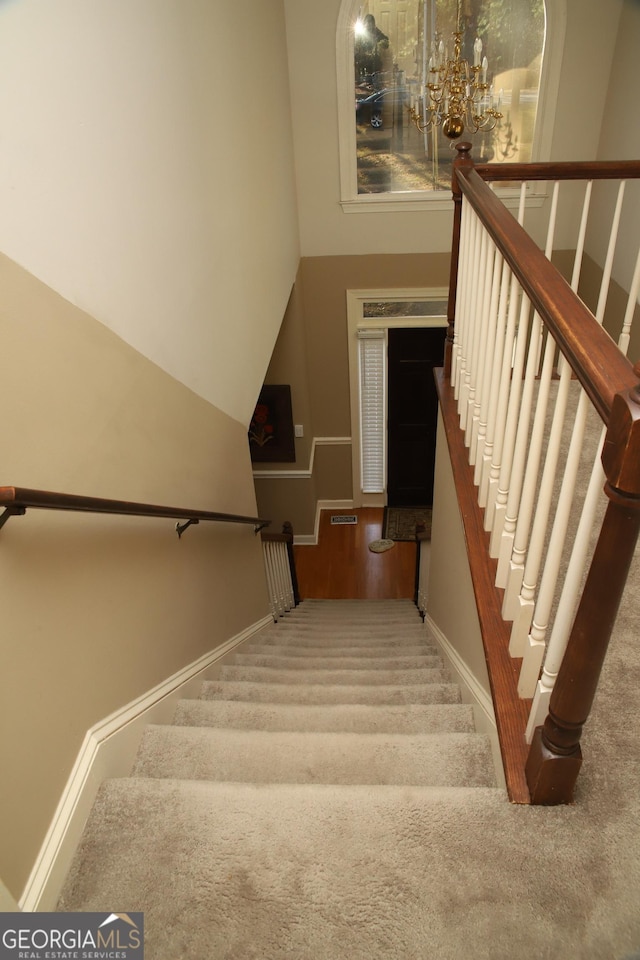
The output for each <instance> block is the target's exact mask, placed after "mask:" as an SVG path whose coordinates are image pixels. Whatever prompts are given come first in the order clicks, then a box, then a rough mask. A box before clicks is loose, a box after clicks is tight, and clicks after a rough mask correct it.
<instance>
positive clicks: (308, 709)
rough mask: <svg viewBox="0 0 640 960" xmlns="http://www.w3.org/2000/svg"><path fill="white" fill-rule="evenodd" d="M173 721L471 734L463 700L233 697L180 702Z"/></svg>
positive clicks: (470, 717) (262, 727) (470, 716)
mask: <svg viewBox="0 0 640 960" xmlns="http://www.w3.org/2000/svg"><path fill="white" fill-rule="evenodd" d="M173 722H174V724H178V725H181V726H198V727H231V728H234V729H236V730H237V729H245V730H280V731H284V730H291V731H296V730H298V731H304V730H310V731H331V732H336V731H342V732H352V733H369V732H370V733H436V732H439V731H443V732H449V733H465V732H467V733H470V732H472V731H473V730H474V729H475V727H474V721H473V710H472V708H471V706H469V705H468V704H457V703H451V704H403V705H402V706H385V705H380V706H369V705H367V704H354V703H348V704H338V705H331V704H329V705H315V704H314V705H309V704H306V705H304V706H299V705H298V704H292V703H285V704H281V703H280V704H278V703H271V704H261V703H245V702H243V701H237V700H180V701H179V703H178V705H177V707H176V712H175V716H174V718H173Z"/></svg>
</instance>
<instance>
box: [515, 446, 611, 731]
mask: <svg viewBox="0 0 640 960" xmlns="http://www.w3.org/2000/svg"><path fill="white" fill-rule="evenodd" d="M605 433H606V431H605V430H603V431H602V437H601V441H600V445H599V447H598V452H597V454H596V458H595V462H594V465H593V472H592V474H591V480H590V482H589V487H588V489H587V494H586V497H585V501H584V505H583V508H582V515H581V517H580V522H579V524H578V531H577V533H576V538H575V540H574V543H573V549H572V551H571V558H570V560H569V567H568V569H567V574H566V577H565V580H564V584H563V587H562V593H561V595H560V602H559V604H558V610H557V612H556V616H555V620H554V623H553V628H552V630H551V637H550V639H549V645H548V648H547V655H546V657H545V660H544V666H543V669H542V675H541V677H540V680H539V681H538V685H537V687H536V691H535V694H534V697H533V704H532V707H531V713H530V715H529V721H528V724H527V729H526V739H527V742H528V743H531V740H532V738H533V734H534V733H535V729H536V727H539V726H540V725H541V724H542V723H544V719H545V717H546V716H547V713H548V712H549V700H550V698H551V692H552V690H553V687H554V684H555V682H556V677H557V676H558V671H559V670H560V665H561V663H562V659H563V657H564V653H565V650H566V649H567V643H568V642H569V634H570V631H571V626H572V623H573V618H574V616H575V612H576V608H577V605H578V598H579V594H580V587H581V584H582V579H583V575H584V568H585V563H586V558H587V554H588V551H589V541H590V538H591V531H592V529H593V524H594V521H595V515H596V510H597V507H598V503H599V502H600V498H601V496H602V489H603V487H604V482H605V475H604V470H603V469H602V464H601V462H600V455H601V452H602V444H603V443H604V437H605Z"/></svg>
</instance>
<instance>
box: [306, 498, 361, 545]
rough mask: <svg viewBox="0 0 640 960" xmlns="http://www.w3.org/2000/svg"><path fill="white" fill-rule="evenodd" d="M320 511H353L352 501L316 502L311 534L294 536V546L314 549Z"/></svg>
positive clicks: (316, 540)
mask: <svg viewBox="0 0 640 960" xmlns="http://www.w3.org/2000/svg"><path fill="white" fill-rule="evenodd" d="M322 510H353V500H317V501H316V519H315V523H314V527H313V533H312V534H311V533H303V534H300V536H295V535H294V538H293V542H294V543H295V544H296V546H304V547H315V546H316V545H317V543H318V535H319V532H320V512H321V511H322Z"/></svg>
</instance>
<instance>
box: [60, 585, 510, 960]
mask: <svg viewBox="0 0 640 960" xmlns="http://www.w3.org/2000/svg"><path fill="white" fill-rule="evenodd" d="M470 801H471V803H473V804H474V805H475V804H479V805H480V809H482V808H483V806H485V805H487V804H488V805H489V808H490V809H493V808H494V807H495V805H504V794H503V793H502V791H501V790H498V789H497V788H496V781H495V772H494V767H493V761H492V756H491V748H490V744H489V742H488V739H487V738H486V737H485V736H482V735H480V734H478V733H477V732H476V730H475V727H474V722H473V715H472V708H471V707H470V706H468V705H465V704H462V703H461V702H460V690H459V688H458V686H457V685H455V684H453V683H451V681H450V678H449V675H448V673H447V671H446V669H445V668H444V666H443V662H442V660H441V658H440V656H439V653H438V649H437V647H436V645H435V644H434V643H433V642H432V640H431V639H430V638H429V635H428V633H427V629H426V627H425V626H424V625H423V624H422V622H421V619H420V617H419V615H418V613H417V611H416V608H415V606H414V605H413V603H411V602H410V601H403V600H400V601H313V600H308V601H305V602H304V603H303V604H301V605H300V606H299V607H298V608H296V609H295V611H293V612H292V613H291V614H289V615H288V616H287V617H286V619H284V620H282V621H280V622H278V623H277V624H273V625H271V626H269V627H268V628H266V629H265V630H264V631H262V632H261V633H260V634H259V636H258V637H257V638H255V639H254V641H253V642H251V643H247V644H245V645H243V646H242V647H241V648H240V652H239V653H237V654H235V656H234V657H233V662H232V663H230V664H229V665H226V666H224V667H222V669H221V677H220V679H219V680H215V681H207V682H205V683H204V684H203V687H202V692H201V697H200V699H199V700H183V701H181V702H180V703H179V705H178V707H177V711H176V714H175V718H174V722H173V724H172V725H167V726H159V725H158V726H149V727H148V728H147V730H146V732H145V734H144V737H143V740H142V743H141V746H140V750H139V753H138V757H137V760H136V763H135V766H134V769H133V772H132V776H131V777H130V778H127V779H122V780H111V781H107V782H106V783H105V784H104V785H103V787H102V788H101V792H100V794H99V796H98V799H97V801H96V804H95V807H94V810H93V813H92V815H91V817H90V820H89V822H88V825H87V828H86V831H85V835H84V838H83V841H82V843H81V846H80V849H79V851H78V854H77V857H76V860H75V862H74V865H73V867H72V870H71V872H70V875H69V877H68V880H67V883H66V886H65V889H64V891H63V894H62V897H61V901H60V908H61V909H63V910H119V911H133V910H143V911H144V912H145V942H146V954H145V956H146V958H147V960H149V958H163V960H164V958H167V960H169V958H171V960H177V958H179V957H194V958H203V960H204V958H209V957H210V958H218V957H229V958H232V957H233V958H238V960H246V958H250V957H256V958H257V957H261V958H271V957H281V956H282V957H285V956H286V957H292V958H293V957H295V958H302V957H309V958H311V957H313V958H314V960H324V958H327V960H334V958H336V957H341V956H347V955H348V956H349V957H359V956H363V957H364V956H367V957H371V956H374V957H380V958H381V960H382V958H386V957H391V956H396V955H397V956H402V957H409V956H414V955H415V956H423V953H422V952H420V951H421V950H422V949H423V947H424V946H425V945H426V942H427V941H426V940H425V939H424V938H425V937H427V936H428V935H427V932H426V931H425V930H424V929H422V923H423V921H419V920H418V915H417V914H416V923H418V927H416V929H415V930H414V931H413V934H412V936H415V937H417V940H416V946H415V950H416V952H415V953H414V952H411V951H409V950H408V948H407V950H403V949H400V951H399V952H398V953H395V952H393V950H392V949H391V942H390V941H388V937H389V936H391V934H392V928H393V923H394V921H393V917H394V916H395V918H396V920H398V916H399V914H398V910H399V909H400V901H401V900H402V899H403V898H405V899H406V898H408V901H411V902H413V900H414V899H415V897H416V896H417V897H418V901H419V900H420V898H421V897H422V896H423V889H424V882H423V881H421V880H420V879H419V878H418V877H416V878H415V879H413V880H411V879H410V878H409V876H404V874H403V870H404V863H403V860H404V854H406V856H410V853H409V849H408V848H407V849H406V850H405V851H404V854H403V849H402V848H403V844H405V845H406V843H407V840H408V837H409V835H410V834H411V831H412V830H415V829H418V830H419V831H420V832H422V831H423V830H424V825H425V824H428V823H429V822H430V821H433V822H434V823H436V824H437V823H440V825H441V826H442V815H443V814H442V812H443V810H445V809H446V810H449V811H455V810H456V809H457V808H459V807H460V808H462V807H466V806H467V805H468V804H469V802H470ZM477 809H478V808H477V807H476V812H477ZM434 818H435V819H434ZM383 851H386V852H383ZM448 856H452V854H451V853H449V854H448ZM452 862H453V861H452ZM425 866H426V863H425V864H423V865H422V867H421V869H424V868H425ZM354 871H355V872H354ZM345 883H346V885H347V887H348V888H349V889H350V890H351V895H350V899H349V897H348V896H347V895H346V893H345V891H344V886H345ZM413 884H415V885H416V889H415V890H412V889H411V887H412V886H413ZM421 887H422V889H421ZM340 890H341V891H342V892H339V891H340ZM336 914H338V915H340V914H344V915H343V916H342V917H341V920H340V923H339V924H338V925H334V922H335V915H336ZM385 916H386V917H387V921H385V922H388V923H391V927H390V928H389V930H388V931H387V932H385V931H384V930H377V929H376V928H375V927H376V924H377V923H379V922H380V920H379V918H381V917H385ZM444 919H446V917H445V918H444ZM372 924H373V926H372ZM409 928H412V925H411V924H409V926H408V928H407V929H409ZM372 936H373V937H374V942H371V937H372ZM404 936H407V931H405V934H404ZM334 938H337V939H335V940H334ZM345 938H346V940H345ZM347 941H348V942H349V943H350V946H349V949H348V950H346V947H345V944H346V942H347ZM367 944H368V946H367ZM343 950H346V952H344V953H343ZM361 951H362V952H361ZM372 951H373V952H372ZM424 955H425V956H426V955H427V954H424Z"/></svg>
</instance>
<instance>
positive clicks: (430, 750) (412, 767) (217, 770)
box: [132, 724, 495, 787]
mask: <svg viewBox="0 0 640 960" xmlns="http://www.w3.org/2000/svg"><path fill="white" fill-rule="evenodd" d="M132 774H133V776H134V777H152V778H154V779H157V778H171V779H178V780H181V779H185V780H187V779H191V780H215V781H228V782H232V783H325V784H374V783H376V784H396V785H417V786H451V787H462V786H474V787H490V786H495V776H494V773H493V769H492V761H491V747H490V744H489V741H488V739H487V738H486V737H482V736H480V735H478V734H468V733H447V734H438V735H437V736H433V735H429V734H425V735H416V734H383V733H365V734H361V733H316V732H313V733H309V732H305V733H300V732H277V733H271V732H266V731H263V730H251V731H248V730H228V729H215V730H214V729H209V728H203V727H177V726H156V725H151V724H150V725H148V726H147V727H146V729H145V732H144V735H143V738H142V742H141V744H140V749H139V752H138V756H137V759H136V762H135V764H134V767H133V771H132Z"/></svg>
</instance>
